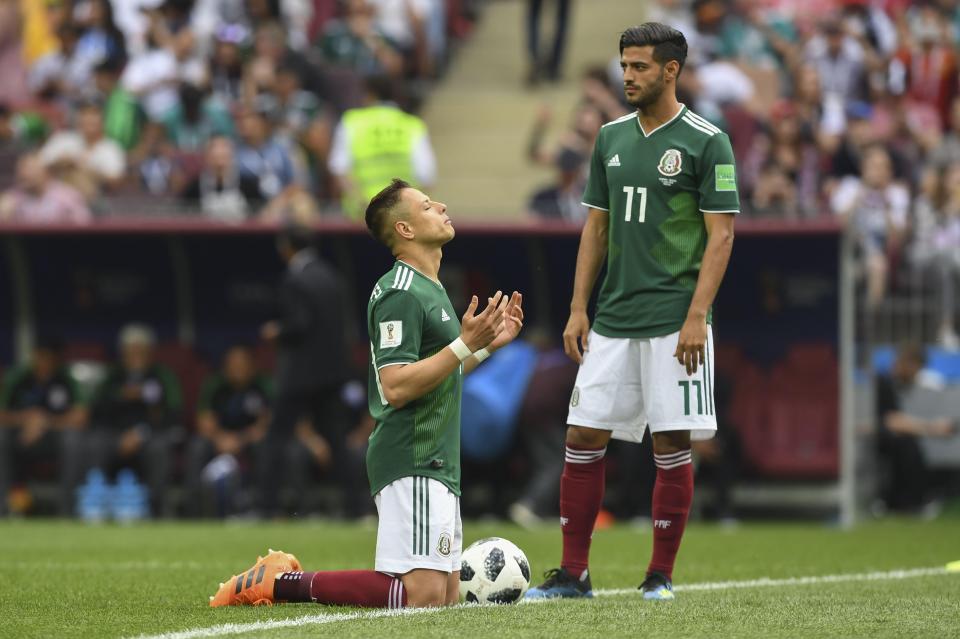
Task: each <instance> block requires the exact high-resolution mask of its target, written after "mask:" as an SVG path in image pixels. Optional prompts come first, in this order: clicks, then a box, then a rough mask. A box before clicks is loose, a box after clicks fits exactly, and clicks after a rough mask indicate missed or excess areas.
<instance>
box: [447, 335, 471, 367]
mask: <svg viewBox="0 0 960 639" xmlns="http://www.w3.org/2000/svg"><path fill="white" fill-rule="evenodd" d="M448 348H449V349H450V350H451V351H453V354H454V355H456V356H457V359H459V360H460V361H461V362H462V361H463V360H465V359H467V358H468V357H470V356H471V355H473V349H472V348H470V347H469V346H468V345H467V343H466V342H465V341H464V340H463V337H458V338H457V339H455V340H453V341H452V342H450V344H449V346H448Z"/></svg>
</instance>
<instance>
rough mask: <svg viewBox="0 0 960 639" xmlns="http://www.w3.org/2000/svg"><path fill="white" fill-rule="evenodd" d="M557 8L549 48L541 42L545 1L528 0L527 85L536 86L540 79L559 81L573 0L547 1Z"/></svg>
mask: <svg viewBox="0 0 960 639" xmlns="http://www.w3.org/2000/svg"><path fill="white" fill-rule="evenodd" d="M551 1H552V3H553V5H554V7H555V8H556V14H555V22H554V25H553V32H552V36H553V37H552V38H550V40H548V43H547V50H546V51H544V50H543V49H542V47H541V45H540V32H541V23H542V20H541V18H542V16H543V14H544V4H545V0H527V58H528V60H527V63H528V65H529V71H528V72H527V85H529V86H534V85H536V84H537V83H539V82H540V81H541V80H548V81H550V82H556V81H558V80H560V77H561V73H562V71H563V54H564V53H565V50H566V45H567V31H568V27H569V21H570V0H546V2H551Z"/></svg>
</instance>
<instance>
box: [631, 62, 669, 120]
mask: <svg viewBox="0 0 960 639" xmlns="http://www.w3.org/2000/svg"><path fill="white" fill-rule="evenodd" d="M664 85H665V83H664V81H663V69H661V70H660V75H659V76H657V79H656V80H654V82H653V84H651V85H650V86H648V87H647V88H646V89H641V88H640V87H638V86H637V85H633V86H634V87H635V88H636V89H637V94H636V95H635V96H633V97H632V98H630V97H628V98H627V104H629V105H630V106H632V107H634V108H637V109H641V110H642V109H645V108H647V107H648V106H650V105H651V104H653V103H655V102H656V101H657V100H659V99H660V96H661V95H663V89H664Z"/></svg>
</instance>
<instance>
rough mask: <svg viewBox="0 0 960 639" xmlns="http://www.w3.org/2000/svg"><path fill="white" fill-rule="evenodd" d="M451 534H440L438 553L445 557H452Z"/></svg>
mask: <svg viewBox="0 0 960 639" xmlns="http://www.w3.org/2000/svg"><path fill="white" fill-rule="evenodd" d="M451 545H452V544H451V542H450V533H445V532H444V533H440V539H439V540H438V541H437V552H438V553H440V554H441V555H443V556H444V557H449V556H450V546H451Z"/></svg>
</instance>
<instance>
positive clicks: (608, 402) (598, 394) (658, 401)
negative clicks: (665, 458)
mask: <svg viewBox="0 0 960 639" xmlns="http://www.w3.org/2000/svg"><path fill="white" fill-rule="evenodd" d="M679 335H680V332H679V331H678V332H676V333H672V334H670V335H664V336H663V337H650V338H618V337H604V336H603V335H598V334H597V333H595V332H594V331H592V330H591V331H590V337H589V340H588V343H587V345H588V347H589V350H588V351H587V352H586V353H584V356H583V363H582V364H581V365H580V370H579V371H578V372H577V383H576V386H575V387H574V389H573V395H572V396H571V397H570V412H569V415H568V417H567V423H568V424H571V425H573V426H586V427H587V428H598V429H601V430H609V431H613V434H612V437H613V438H614V439H622V440H626V441H632V442H639V441H641V440H642V439H643V433H644V431H645V430H646V428H647V426H649V427H650V432H652V433H659V432H663V431H671V430H689V431H690V438H691V439H694V440H703V439H710V438H711V437H713V436H714V434H716V431H717V417H716V407H715V406H714V403H713V330H712V329H711V328H710V327H709V326H708V327H707V344H706V349H705V361H704V363H703V365H702V366H698V367H697V372H696V373H694V374H693V375H687V370H686V368H685V367H684V366H682V365H681V364H680V362H678V361H677V358H676V357H674V356H673V354H674V352H675V351H676V349H677V340H678V338H679Z"/></svg>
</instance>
